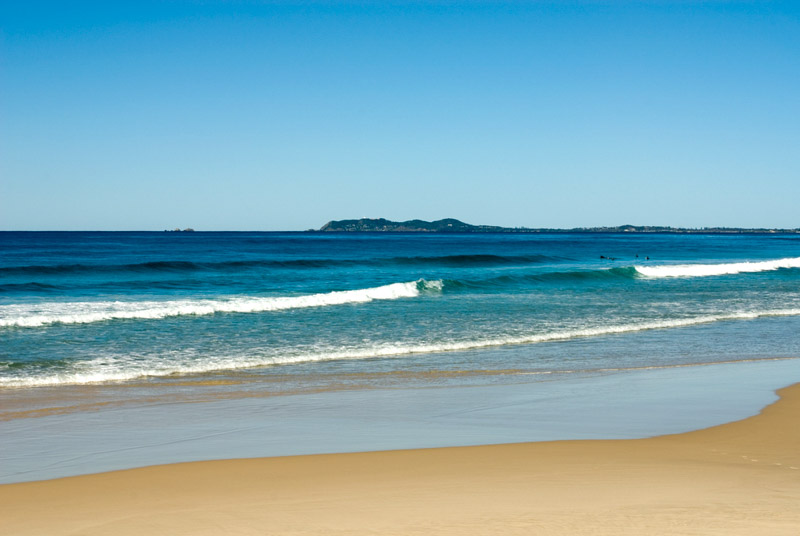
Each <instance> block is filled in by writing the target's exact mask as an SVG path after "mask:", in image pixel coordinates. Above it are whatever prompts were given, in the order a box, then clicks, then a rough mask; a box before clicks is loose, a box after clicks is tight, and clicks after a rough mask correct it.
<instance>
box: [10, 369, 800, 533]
mask: <svg viewBox="0 0 800 536" xmlns="http://www.w3.org/2000/svg"><path fill="white" fill-rule="evenodd" d="M778 394H779V396H780V400H779V401H778V402H776V403H774V404H771V405H769V406H767V407H765V408H764V409H763V410H762V411H761V412H760V413H759V414H758V415H756V416H753V417H749V418H746V419H744V420H739V421H735V422H731V423H727V424H722V425H718V426H713V427H711V428H706V429H703V430H697V431H693V432H686V433H681V434H675V435H665V436H658V437H652V438H646V439H626V440H578V441H549V442H538V443H515V444H505V445H490V446H475V447H448V448H434V449H415V450H395V451H380V452H365V453H350V454H326V455H310V456H287V457H279V458H260V459H245V460H221V461H207V462H190V463H179V464H171V465H160V466H151V467H145V468H140V469H130V470H124V471H115V472H109V473H99V474H93V475H83V476H77V477H69V478H62V479H56V480H48V481H38V482H27V483H19V484H6V485H2V486H0V504H2V505H3V510H4V514H3V518H4V525H5V526H6V527H7V530H8V533H9V534H19V535H23V534H41V533H47V534H54V535H55V534H72V533H75V532H80V533H81V534H87V535H90V534H110V533H113V534H121V535H125V534H141V533H143V532H154V531H155V532H161V533H170V534H219V533H251V532H252V533H261V532H263V531H268V532H270V533H280V534H323V533H325V534H330V533H336V532H340V533H347V534H369V533H375V532H378V533H387V534H417V533H420V534H421V533H438V534H442V533H444V534H447V533H453V534H455V533H459V534H481V533H487V532H497V533H504V534H529V533H531V531H532V530H536V531H541V532H544V533H548V534H590V533H591V534H640V533H642V531H645V532H647V531H649V532H650V533H672V534H746V533H750V534H752V533H755V532H758V533H765V534H787V535H788V534H794V531H796V527H797V526H798V525H800V511H798V510H797V507H796V505H797V504H799V503H800V429H798V427H797V426H796V417H797V415H798V414H800V384H794V385H792V386H790V387H787V388H783V389H781V390H779V391H778Z"/></svg>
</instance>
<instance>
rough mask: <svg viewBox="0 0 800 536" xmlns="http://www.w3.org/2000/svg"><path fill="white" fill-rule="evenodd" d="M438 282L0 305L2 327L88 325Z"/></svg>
mask: <svg viewBox="0 0 800 536" xmlns="http://www.w3.org/2000/svg"><path fill="white" fill-rule="evenodd" d="M441 289H442V282H441V281H425V280H422V279H420V280H419V281H409V282H405V283H392V284H390V285H383V286H380V287H373V288H364V289H357V290H342V291H335V292H327V293H321V294H310V295H306V296H282V297H230V298H220V299H204V300H186V299H184V300H167V301H132V302H123V301H89V302H48V303H36V304H15V305H3V306H0V326H6V327H11V326H17V327H36V326H43V325H46V324H55V323H62V324H89V323H92V322H102V321H104V320H115V319H160V318H167V317H171V316H184V315H210V314H214V313H260V312H266V311H282V310H285V309H298V308H306V307H325V306H330V305H343V304H352V303H366V302H371V301H374V300H396V299H398V298H414V297H416V296H419V294H420V290H431V291H440V290H441Z"/></svg>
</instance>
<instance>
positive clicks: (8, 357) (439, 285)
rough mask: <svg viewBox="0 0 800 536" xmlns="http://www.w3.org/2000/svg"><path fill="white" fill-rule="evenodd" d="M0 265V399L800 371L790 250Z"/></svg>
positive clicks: (340, 246)
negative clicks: (204, 382)
mask: <svg viewBox="0 0 800 536" xmlns="http://www.w3.org/2000/svg"><path fill="white" fill-rule="evenodd" d="M0 251H2V257H0V388H5V389H29V388H36V387H42V386H80V385H95V384H101V385H103V384H107V383H109V382H112V383H117V382H123V383H124V382H138V383H137V385H141V382H154V383H158V382H167V383H168V382H170V381H173V382H174V381H177V380H185V379H186V378H198V377H199V378H204V377H214V378H219V377H231V378H236V379H238V380H241V379H242V378H246V379H255V380H259V381H261V380H268V379H269V378H273V377H275V376H276V375H278V376H280V377H281V378H282V379H283V380H285V381H281V382H280V386H277V387H275V388H276V389H284V388H289V387H287V385H288V386H305V387H308V386H313V385H314V384H315V383H319V382H322V383H323V384H324V383H325V381H326V380H325V379H324V378H326V377H327V376H326V375H327V374H338V375H339V376H338V377H337V380H336V382H337V383H341V382H345V383H347V384H348V385H359V386H365V385H366V386H369V385H371V384H373V383H376V382H378V383H380V382H389V383H392V382H397V381H400V382H401V383H402V382H411V383H414V382H419V381H422V382H425V381H430V379H431V378H436V381H438V382H444V383H448V382H450V383H459V382H467V383H469V382H474V381H495V380H494V379H491V378H497V377H500V376H502V377H503V378H506V379H508V378H507V377H508V376H513V375H520V374H553V373H564V374H567V373H575V372H581V371H596V370H606V369H620V368H622V369H627V368H634V369H636V368H647V367H667V366H676V365H686V364H692V363H706V362H713V361H736V360H751V359H760V358H774V357H781V356H798V355H800V337H798V336H797V335H798V333H800V329H799V328H800V236H797V235H730V236H728V235H625V234H622V235H620V234H608V235H603V234H563V235H562V234H551V235H547V234H543V235H538V234H486V235H484V234H470V235H455V234H454V235H446V234H445V235H422V234H398V235H395V234H317V233H199V232H198V233H71V232H65V233H13V232H5V233H0ZM565 343H569V344H565ZM643 348H646V351H642V349H643ZM500 372H502V374H500ZM482 374H485V377H484V378H483V379H480V380H476V377H477V376H481V375H482ZM343 375H346V376H343ZM398 378H400V379H399V380H398Z"/></svg>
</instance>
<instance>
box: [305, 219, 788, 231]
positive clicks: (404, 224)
mask: <svg viewBox="0 0 800 536" xmlns="http://www.w3.org/2000/svg"><path fill="white" fill-rule="evenodd" d="M310 231H311V232H358V233H673V234H765V233H775V234H800V228H797V229H767V228H759V229H746V228H740V227H700V228H683V227H664V226H652V225H618V226H616V227H575V228H572V229H554V228H530V227H500V226H496V225H471V224H469V223H464V222H462V221H460V220H456V219H454V218H445V219H443V220H436V221H425V220H407V221H391V220H387V219H385V218H361V219H358V220H332V221H329V222H328V223H326V224H325V225H323V226H322V227H321V228H320V229H319V230H315V229H310Z"/></svg>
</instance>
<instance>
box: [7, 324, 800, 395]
mask: <svg viewBox="0 0 800 536" xmlns="http://www.w3.org/2000/svg"><path fill="white" fill-rule="evenodd" d="M769 316H800V309H777V310H764V311H738V312H731V313H720V314H709V315H701V316H696V317H691V318H681V319H672V320H654V321H650V322H634V323H628V324H619V325H606V326H596V327H587V328H583V329H567V330H561V331H553V332H547V333H532V334H528V335H519V336H508V337H496V338H486V339H473V340H460V341H458V340H456V341H445V342H440V343H430V344H392V343H384V344H379V345H374V346H369V347H361V348H358V347H340V348H330V347H327V348H317V349H313V350H311V351H306V352H305V353H300V354H295V355H291V354H287V353H286V351H285V350H286V349H282V350H280V349H278V350H276V352H275V353H270V354H264V355H253V354H248V355H247V356H241V355H240V356H236V355H234V356H230V355H228V356H216V357H201V356H197V355H194V354H184V355H175V356H170V355H166V356H158V359H147V358H146V357H143V356H124V357H114V356H109V357H107V358H98V359H94V360H89V361H83V362H80V363H76V364H75V365H74V366H75V368H74V369H73V370H71V371H69V372H63V373H51V374H48V375H42V376H33V377H23V378H19V377H18V378H0V386H2V387H35V386H47V385H83V384H88V383H101V382H113V381H126V380H134V379H138V378H145V377H163V376H170V375H173V374H201V373H208V372H220V371H230V370H240V369H246V368H255V367H263V366H270V365H285V364H295V363H309V362H319V361H333V360H357V359H369V358H375V357H402V356H406V355H410V354H426V353H441V352H454V351H465V350H476V349H481V348H489V347H496V346H507V345H519V344H536V343H543V342H552V341H562V340H569V339H577V338H586V337H601V336H605V335H614V334H623V333H633V332H638V331H646V330H653V329H670V328H681V327H689V326H695V325H700V324H707V323H713V322H721V321H729V320H747V319H754V318H761V317H769Z"/></svg>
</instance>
